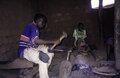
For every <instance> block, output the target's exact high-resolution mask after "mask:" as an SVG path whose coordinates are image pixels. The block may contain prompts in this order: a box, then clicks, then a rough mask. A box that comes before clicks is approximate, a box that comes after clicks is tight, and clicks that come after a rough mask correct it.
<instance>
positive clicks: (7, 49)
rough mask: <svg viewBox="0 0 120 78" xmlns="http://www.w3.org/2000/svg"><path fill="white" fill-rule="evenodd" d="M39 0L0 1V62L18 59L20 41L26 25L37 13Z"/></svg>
mask: <svg viewBox="0 0 120 78" xmlns="http://www.w3.org/2000/svg"><path fill="white" fill-rule="evenodd" d="M36 1H37V0H31V1H29V0H0V55H1V56H0V61H3V60H4V61H5V60H11V59H14V58H16V57H17V48H18V40H19V37H20V33H21V31H22V30H23V28H24V24H26V23H28V22H31V21H32V20H31V19H32V16H33V15H34V14H35V13H36V11H37V8H36V7H37V5H36Z"/></svg>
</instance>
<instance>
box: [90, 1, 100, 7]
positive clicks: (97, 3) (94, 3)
mask: <svg viewBox="0 0 120 78" xmlns="http://www.w3.org/2000/svg"><path fill="white" fill-rule="evenodd" d="M91 7H92V8H93V9H96V8H98V7H99V0H91Z"/></svg>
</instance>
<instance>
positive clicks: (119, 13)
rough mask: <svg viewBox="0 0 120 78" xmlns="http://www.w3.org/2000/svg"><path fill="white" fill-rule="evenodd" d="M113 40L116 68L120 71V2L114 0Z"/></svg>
mask: <svg viewBox="0 0 120 78" xmlns="http://www.w3.org/2000/svg"><path fill="white" fill-rule="evenodd" d="M114 38H115V39H114V48H115V49H114V52H115V59H116V68H117V69H118V70H120V0H115V28H114Z"/></svg>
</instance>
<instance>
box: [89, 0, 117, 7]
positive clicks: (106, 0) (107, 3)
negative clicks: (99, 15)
mask: <svg viewBox="0 0 120 78" xmlns="http://www.w3.org/2000/svg"><path fill="white" fill-rule="evenodd" d="M114 3H115V0H103V3H102V6H103V8H110V7H112V6H113V4H114ZM91 7H92V9H98V7H99V0H91Z"/></svg>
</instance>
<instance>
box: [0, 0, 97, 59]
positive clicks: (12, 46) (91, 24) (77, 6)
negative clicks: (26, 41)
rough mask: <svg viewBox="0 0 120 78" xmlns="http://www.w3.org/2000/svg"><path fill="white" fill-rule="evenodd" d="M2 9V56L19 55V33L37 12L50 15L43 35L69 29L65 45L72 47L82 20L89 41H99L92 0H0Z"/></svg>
mask: <svg viewBox="0 0 120 78" xmlns="http://www.w3.org/2000/svg"><path fill="white" fill-rule="evenodd" d="M0 10H1V11H0V16H1V18H0V46H1V47H0V49H1V51H0V55H2V56H1V57H0V60H8V59H13V58H16V55H17V47H18V40H19V36H20V33H21V31H22V30H23V28H24V25H25V24H26V23H28V22H31V21H32V20H31V19H32V16H33V15H34V14H35V13H36V12H41V13H44V14H45V15H46V16H47V17H48V26H47V28H46V30H45V31H44V30H43V32H42V35H41V37H42V38H46V39H53V38H58V37H60V35H61V34H62V31H66V32H67V33H68V38H67V39H65V40H64V41H63V45H66V46H70V47H71V46H72V45H73V39H72V33H73V29H74V28H75V27H76V25H77V23H78V22H83V23H84V24H85V26H86V29H87V34H88V38H87V40H88V42H90V44H97V42H98V40H99V31H98V28H99V27H98V18H97V16H98V13H97V12H96V11H92V10H91V8H90V0H82V1H81V0H60V1H58V0H30V1H29V0H19V1H17V0H12V1H11V0H0Z"/></svg>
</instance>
